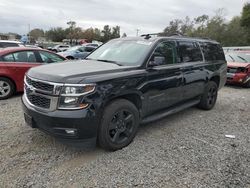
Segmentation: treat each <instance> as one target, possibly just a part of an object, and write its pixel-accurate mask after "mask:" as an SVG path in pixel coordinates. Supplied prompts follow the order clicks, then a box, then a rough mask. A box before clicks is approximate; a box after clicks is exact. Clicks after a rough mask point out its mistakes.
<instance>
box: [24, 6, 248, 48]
mask: <svg viewBox="0 0 250 188" xmlns="http://www.w3.org/2000/svg"><path fill="white" fill-rule="evenodd" d="M67 24H68V26H69V27H68V28H66V29H63V28H62V27H56V28H51V29H50V30H48V31H43V30H42V29H33V30H32V31H31V32H30V33H29V34H30V36H32V37H33V38H34V39H35V40H37V38H38V37H39V36H45V37H46V38H47V39H49V40H52V41H55V42H61V41H62V40H63V39H87V40H89V41H92V40H97V41H101V42H107V41H109V40H110V39H113V38H119V37H121V36H120V26H115V27H110V26H109V25H105V26H104V27H103V29H98V28H88V29H85V30H83V29H82V28H80V27H77V26H76V22H74V21H70V22H68V23H67ZM175 34H182V35H185V36H190V37H201V38H210V39H213V40H216V41H218V42H220V43H221V44H222V45H223V46H247V45H248V46H249V45H250V3H246V4H245V5H244V7H243V9H242V13H241V15H239V16H235V17H233V18H232V19H231V20H230V21H226V19H225V14H224V10H223V9H218V10H217V11H216V12H215V15H214V16H212V17H209V16H208V15H206V14H204V15H201V16H198V17H196V18H194V19H190V17H188V16H187V17H185V18H184V19H174V20H172V21H170V22H169V24H168V25H167V27H166V28H165V29H164V30H163V31H162V32H161V33H160V35H163V36H171V35H175ZM122 37H126V33H124V34H123V35H122Z"/></svg>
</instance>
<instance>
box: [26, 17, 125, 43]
mask: <svg viewBox="0 0 250 188" xmlns="http://www.w3.org/2000/svg"><path fill="white" fill-rule="evenodd" d="M67 24H68V25H69V27H68V28H66V29H64V28H62V27H55V28H51V29H49V30H48V31H44V30H42V29H38V28H36V29H33V30H31V31H30V33H29V35H30V37H31V38H33V39H34V40H37V39H38V38H39V37H45V38H46V39H47V40H51V41H53V42H62V40H63V39H69V40H78V39H87V40H88V41H90V42H91V41H93V40H97V41H101V42H107V41H109V40H111V39H114V38H119V37H120V26H115V27H110V26H109V25H105V26H104V27H103V29H102V30H101V29H98V28H88V29H85V30H84V29H82V28H81V27H77V26H76V22H74V21H70V22H67ZM125 36H126V34H125V33H124V34H123V37H125Z"/></svg>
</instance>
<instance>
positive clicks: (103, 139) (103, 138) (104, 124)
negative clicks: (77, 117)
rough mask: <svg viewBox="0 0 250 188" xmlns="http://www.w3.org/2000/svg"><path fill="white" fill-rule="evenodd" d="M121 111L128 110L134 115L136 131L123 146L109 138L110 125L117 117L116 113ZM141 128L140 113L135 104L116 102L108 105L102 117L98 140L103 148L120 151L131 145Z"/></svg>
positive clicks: (125, 101) (134, 130)
mask: <svg viewBox="0 0 250 188" xmlns="http://www.w3.org/2000/svg"><path fill="white" fill-rule="evenodd" d="M120 110H127V111H129V112H130V113H131V114H133V118H134V122H135V123H134V125H133V126H134V129H133V132H132V134H131V136H130V137H129V138H128V139H127V140H126V141H125V142H123V143H121V144H115V143H113V142H111V140H110V136H109V124H110V122H111V120H112V118H113V116H114V115H115V113H116V112H118V111H120ZM138 126H139V112H138V110H137V108H136V107H135V105H134V104H133V103H131V102H130V101H127V100H123V99H120V100H116V101H114V102H112V103H110V105H108V106H107V107H106V108H105V110H104V113H103V116H102V120H101V125H100V128H99V133H98V138H99V144H100V145H101V147H104V148H105V149H108V150H113V151H115V150H118V149H122V148H123V147H126V146H127V145H129V144H130V143H131V142H132V141H133V139H134V137H135V135H136V132H137V129H138Z"/></svg>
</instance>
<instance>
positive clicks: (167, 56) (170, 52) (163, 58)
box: [149, 41, 176, 66]
mask: <svg viewBox="0 0 250 188" xmlns="http://www.w3.org/2000/svg"><path fill="white" fill-rule="evenodd" d="M175 54H176V53H175V43H174V42H170V41H169V42H162V43H160V44H158V45H157V46H156V48H155V50H154V52H153V54H152V56H151V58H150V61H149V63H150V64H151V65H154V66H155V65H167V64H174V63H175V62H176V55H175Z"/></svg>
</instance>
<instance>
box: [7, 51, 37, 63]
mask: <svg viewBox="0 0 250 188" xmlns="http://www.w3.org/2000/svg"><path fill="white" fill-rule="evenodd" d="M3 60H4V61H7V62H37V60H36V56H35V54H34V52H33V51H21V52H15V53H11V54H8V55H6V56H4V57H3Z"/></svg>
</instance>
